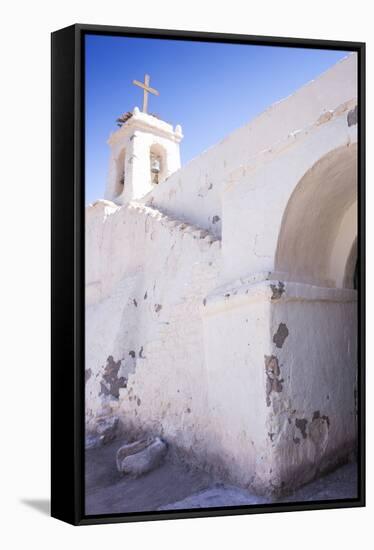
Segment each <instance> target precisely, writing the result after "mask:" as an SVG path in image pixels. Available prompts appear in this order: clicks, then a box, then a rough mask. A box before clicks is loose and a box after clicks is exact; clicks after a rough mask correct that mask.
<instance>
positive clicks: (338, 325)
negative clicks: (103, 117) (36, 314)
mask: <svg viewBox="0 0 374 550" xmlns="http://www.w3.org/2000/svg"><path fill="white" fill-rule="evenodd" d="M356 95H357V90H356V58H355V55H352V56H350V57H349V58H348V59H346V60H345V61H343V62H341V63H338V64H337V65H336V66H335V67H333V68H332V69H331V70H330V71H328V72H327V73H325V74H324V75H322V76H321V77H320V78H319V79H317V80H316V81H314V82H312V83H310V84H308V85H307V86H305V87H303V88H302V89H301V90H299V91H298V92H296V93H295V94H294V95H292V96H290V97H289V98H286V99H285V100H284V101H282V102H279V103H277V104H276V105H274V106H272V107H271V108H270V109H268V110H267V111H266V112H265V113H263V114H262V115H261V116H260V117H258V118H257V119H255V120H254V121H253V122H251V123H250V124H248V125H246V126H244V127H243V128H241V129H239V130H237V131H236V132H234V133H233V134H231V135H230V136H228V137H227V138H226V139H225V140H223V141H222V142H221V143H219V144H218V145H216V146H215V147H212V148H211V149H209V150H208V151H206V152H205V153H203V154H202V155H201V156H199V157H198V158H197V159H194V160H193V161H191V162H190V163H189V164H188V165H187V166H185V167H183V168H182V169H181V170H178V171H177V172H175V173H174V174H172V175H171V176H170V177H169V178H168V179H167V180H166V181H165V182H163V183H162V184H161V185H159V186H157V187H155V188H153V190H152V191H151V192H149V193H148V194H147V195H145V196H144V197H143V198H142V199H141V203H142V204H140V203H130V204H129V205H124V206H121V207H120V206H116V205H115V204H113V203H111V202H109V201H99V202H97V203H96V204H94V205H91V206H90V207H88V208H87V218H86V227H87V232H86V243H87V244H86V266H87V274H86V282H87V312H86V358H87V359H86V371H87V384H86V388H87V400H86V408H87V418H88V420H89V422H88V423H90V422H91V421H93V420H94V415H95V414H97V413H98V412H99V411H100V408H101V407H102V405H103V403H104V404H106V405H109V406H110V407H111V411H112V413H113V414H114V413H115V414H119V416H120V418H121V420H122V423H123V425H124V426H125V427H126V428H127V429H134V430H140V431H141V430H143V431H144V430H145V431H148V430H149V431H152V432H157V433H159V434H161V435H163V436H164V437H166V439H168V440H169V441H170V442H172V443H174V444H175V446H179V447H181V448H183V449H184V451H185V452H187V453H188V454H189V456H190V457H191V459H192V458H193V459H195V458H196V459H197V460H198V461H199V462H200V464H204V465H208V464H209V465H210V466H211V467H213V468H214V469H216V471H218V472H220V473H224V474H225V475H226V476H228V477H229V478H230V479H232V480H233V481H235V482H236V483H239V484H242V485H245V486H248V485H250V486H251V487H253V488H255V489H256V490H258V491H260V492H267V491H279V490H282V489H284V488H286V487H292V486H295V485H297V484H300V483H302V482H304V481H306V480H308V479H310V478H311V477H313V476H314V475H315V474H316V473H318V471H319V470H320V469H321V470H322V469H323V468H325V467H327V466H328V465H329V463H330V462H331V460H344V459H345V458H346V456H347V454H348V453H349V452H350V451H351V450H352V448H353V446H354V440H355V421H354V414H355V412H354V411H355V403H354V390H355V372H356V371H355V369H356V359H355V358H356V318H355V307H356V306H355V300H356V292H355V291H354V290H348V289H337V288H333V287H335V286H337V287H341V286H344V280H345V275H344V276H343V270H344V269H343V268H344V266H345V265H346V264H347V261H348V259H347V258H346V256H347V255H349V251H350V249H351V248H352V246H353V245H352V242H354V237H355V231H356V229H357V228H356V227H355V225H356V223H357V220H356V218H355V216H354V203H355V200H356V197H355V190H356V187H355V185H356V183H355V180H354V178H353V176H352V174H353V173H354V160H355V159H356V141H357V124H356V120H355V105H356V101H357V100H356ZM337 152H338V154H336V153H337ZM329 155H332V156H333V160H334V162H332V161H331V162H327V165H328V167H329V169H328V170H327V171H325V172H324V171H323V170H320V171H319V172H318V170H319V168H318V170H317V169H316V168H315V167H316V166H317V167H320V166H321V164H320V163H322V164H323V163H325V159H326V158H327V159H329V160H331V158H332V157H330V156H329ZM339 155H341V156H339ZM323 166H325V164H323ZM331 170H332V171H331ZM317 172H318V174H319V178H314V179H313V177H311V178H309V176H310V174H312V176H313V175H315V174H316V173H317ZM324 176H326V179H325V181H326V185H327V184H328V183H329V182H333V189H334V190H337V191H339V192H340V194H341V196H342V197H343V200H342V201H340V202H339V205H340V206H339V208H337V209H335V210H334V209H333V208H332V209H330V210H329V211H328V212H327V214H330V215H331V216H330V217H331V219H334V220H335V221H336V223H334V224H333V225H328V224H327V225H324V230H323V231H322V232H320V233H318V231H317V230H316V229H317V226H318V222H319V218H318V215H316V216H314V217H313V216H312V217H311V218H310V220H311V222H310V223H311V224H312V223H314V224H317V225H315V226H314V229H315V230H316V235H317V236H319V238H318V239H317V238H316V239H315V243H314V244H315V245H316V246H317V249H316V250H314V251H313V254H314V256H313V258H317V259H318V257H319V256H318V247H320V252H321V254H320V256H321V257H322V256H323V258H324V262H321V264H320V265H319V264H318V268H316V264H315V262H314V261H310V259H309V260H308V261H305V262H301V264H300V265H298V269H297V270H294V269H293V268H292V265H293V262H292V261H290V257H288V256H287V254H289V251H290V250H291V251H292V250H295V251H297V246H298V245H297V243H298V242H301V241H300V239H298V236H300V235H302V236H303V239H306V238H307V236H308V234H309V233H311V231H313V227H311V231H304V232H303V231H302V225H303V221H304V220H303V219H301V220H299V219H298V218H297V216H296V217H295V216H294V215H293V213H292V212H293V210H292V208H291V206H292V204H293V198H294V197H295V196H296V195H295V193H296V190H298V189H299V190H300V189H303V187H302V185H301V184H300V182H304V180H305V178H307V181H308V182H309V183H308V189H312V191H313V185H316V193H314V195H316V197H317V198H316V204H318V196H320V199H321V201H320V203H321V202H324V200H322V199H325V198H326V199H329V200H328V204H329V207H330V206H331V205H333V204H334V200H333V199H334V196H335V195H334V193H333V194H332V195H331V197H329V195H328V194H327V195H326V196H325V195H323V193H322V190H323V187H324V186H323V183H324V180H323V177H324ZM308 178H309V179H308ZM339 181H341V182H343V183H342V185H341V186H340V187H339ZM309 184H310V185H311V187H310V186H309ZM317 184H318V185H317ZM318 186H320V187H318ZM319 193H321V194H320V195H319ZM311 196H313V192H312V193H311ZM301 197H303V193H301ZM304 198H305V197H304ZM298 200H299V198H297V201H298ZM339 200H340V199H339ZM298 204H299V205H300V207H303V208H307V207H308V204H309V202H308V200H304V201H303V200H301V201H300V202H296V211H297V210H298V207H297V205H298ZM324 215H326V212H324ZM305 219H306V218H305ZM295 220H296V221H295ZM183 222H184V223H183ZM324 236H326V237H328V239H329V240H328V242H327V241H326V240H325V239H324V238H323V237H324ZM221 238H222V246H221ZM288 239H289V241H288ZM347 239H348V240H349V241H350V242H349V244H348V245H346V240H347ZM343 241H344V242H343ZM288 242H290V243H293V244H292V246H291V245H290V246H289V247H288V246H287V243H288ZM303 242H307V241H306V240H305V241H303ZM314 244H313V246H314ZM293 246H295V247H296V248H295V249H294V248H293ZM308 246H309V245H308ZM304 248H305V249H306V250H309V249H308V247H307V246H306V247H304ZM310 250H311V249H310ZM296 257H300V256H299V255H298V254H296ZM291 260H292V258H291ZM351 260H352V259H351ZM351 260H350V263H351V264H352V261H351ZM352 265H353V264H352ZM351 279H352V277H351ZM326 287H329V288H326ZM283 325H284V326H283ZM279 330H280V332H279ZM286 332H287V335H286V336H285V333H286ZM282 339H283V343H282V345H281V346H280V347H279V346H278V345H277V342H281V341H282ZM278 348H279V349H278ZM111 369H112V370H111ZM110 373H112V374H110ZM113 373H114V374H113ZM337 377H338V379H337ZM121 385H122V387H120V386H121ZM125 385H126V387H124V386H125ZM103 386H104V388H103ZM322 387H323V391H322ZM108 388H109V389H108ZM113 388H114V389H113ZM112 390H113V392H114V393H116V392H118V394H119V399H116V395H113V393H111V391H112ZM325 394H326V395H325ZM327 395H328V396H329V398H327ZM344 426H346V429H344Z"/></svg>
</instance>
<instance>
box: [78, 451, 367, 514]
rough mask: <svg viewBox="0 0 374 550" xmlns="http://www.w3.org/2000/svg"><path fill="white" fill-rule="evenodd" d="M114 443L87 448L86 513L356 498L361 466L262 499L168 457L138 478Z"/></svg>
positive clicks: (339, 470) (336, 472)
mask: <svg viewBox="0 0 374 550" xmlns="http://www.w3.org/2000/svg"><path fill="white" fill-rule="evenodd" d="M121 445H122V442H121V441H115V442H113V443H111V444H109V445H105V446H104V447H100V448H97V449H90V450H87V451H86V514H87V515H92V514H114V513H123V514H125V513H129V512H145V511H155V510H181V509H188V508H210V507H217V506H243V505H255V504H266V503H274V502H305V501H314V500H334V499H346V498H355V497H356V496H357V494H356V491H357V466H356V464H354V463H350V464H347V465H345V466H342V467H341V468H339V469H338V470H336V471H335V472H332V473H330V474H328V475H326V476H324V477H323V478H320V479H318V480H316V481H313V482H312V483H309V484H307V485H305V486H304V487H301V488H300V489H298V490H297V491H295V492H294V493H293V494H292V495H289V496H287V497H284V498H282V499H279V500H277V501H274V500H271V499H269V498H265V497H259V496H256V495H254V494H251V493H250V492H248V491H246V490H244V489H240V488H238V487H234V486H231V485H225V484H217V483H216V482H214V480H213V479H212V478H211V477H210V476H209V474H206V473H205V472H201V471H196V470H191V469H190V468H188V467H187V466H186V465H184V464H183V463H182V462H180V461H177V460H176V459H175V458H173V459H170V458H167V459H166V460H165V462H164V463H163V464H162V465H161V466H160V467H159V468H157V469H156V470H153V471H152V472H149V473H148V474H146V475H143V476H141V477H139V478H137V479H133V478H129V477H127V476H125V477H121V476H120V474H119V473H118V472H117V469H116V465H115V454H116V451H117V449H118V448H119V447H120V446H121Z"/></svg>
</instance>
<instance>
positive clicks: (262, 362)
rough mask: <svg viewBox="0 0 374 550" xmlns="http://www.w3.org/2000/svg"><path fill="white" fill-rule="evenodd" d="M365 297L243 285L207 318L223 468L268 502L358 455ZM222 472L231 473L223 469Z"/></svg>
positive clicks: (228, 290)
mask: <svg viewBox="0 0 374 550" xmlns="http://www.w3.org/2000/svg"><path fill="white" fill-rule="evenodd" d="M356 327H357V293H356V291H354V290H348V289H330V288H319V287H315V286H312V285H306V284H301V283H289V282H286V283H284V282H282V281H272V280H264V281H257V282H253V281H251V280H247V281H245V282H244V281H243V282H242V284H240V285H239V286H237V287H225V288H223V289H221V290H220V291H219V292H215V293H213V294H211V295H210V296H209V298H208V301H207V306H206V312H205V314H204V335H205V346H206V362H207V365H206V370H207V373H208V378H207V381H208V387H209V406H210V416H211V418H212V429H213V432H212V434H211V436H210V439H209V444H210V448H211V449H212V450H213V451H214V453H213V452H212V455H213V460H211V463H212V464H214V458H215V455H216V456H220V457H221V460H222V462H223V463H224V464H225V465H226V468H225V470H224V471H225V473H226V474H227V475H228V477H229V478H230V479H231V480H232V481H233V482H235V483H238V484H240V485H244V486H246V485H250V486H251V487H252V488H254V489H255V490H257V491H258V492H260V493H263V492H281V491H284V490H286V489H292V488H294V487H297V486H299V485H301V484H303V483H305V482H307V481H309V480H311V479H312V478H314V477H315V476H316V475H317V474H318V473H321V472H323V471H325V470H327V469H329V468H331V467H333V466H335V465H337V464H339V463H340V462H344V461H345V460H347V459H349V457H350V454H351V453H352V452H354V451H355V442H356V436H357V432H356V429H357V426H356V391H357V380H356V375H357V336H356ZM221 469H222V466H221Z"/></svg>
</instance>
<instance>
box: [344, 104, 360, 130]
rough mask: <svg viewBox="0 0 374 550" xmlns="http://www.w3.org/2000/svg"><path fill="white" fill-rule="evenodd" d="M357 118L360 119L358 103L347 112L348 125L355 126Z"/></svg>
mask: <svg viewBox="0 0 374 550" xmlns="http://www.w3.org/2000/svg"><path fill="white" fill-rule="evenodd" d="M357 119H358V110H357V105H356V107H355V108H354V109H351V110H350V111H349V112H348V114H347V123H348V126H354V125H355V124H357Z"/></svg>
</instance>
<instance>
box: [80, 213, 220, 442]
mask: <svg viewBox="0 0 374 550" xmlns="http://www.w3.org/2000/svg"><path fill="white" fill-rule="evenodd" d="M91 209H92V211H91V212H89V213H88V216H87V219H88V220H90V221H89V223H88V225H89V229H88V239H90V235H91V230H92V231H93V232H94V234H95V235H98V236H99V242H98V247H95V246H91V245H90V246H89V247H87V265H88V266H90V268H89V272H88V275H87V282H88V288H90V287H93V288H94V287H95V288H96V289H97V293H96V295H94V293H92V294H91V295H90V296H88V304H89V305H88V306H87V312H86V320H87V321H86V371H87V372H88V374H87V377H88V380H87V384H86V407H87V417H88V418H90V419H91V421H93V420H94V415H95V414H96V413H97V412H100V409H101V407H102V405H103V403H106V404H108V405H109V406H111V407H112V409H113V411H116V413H119V414H120V415H121V419H122V421H123V424H124V425H125V426H126V427H127V428H131V429H138V430H139V429H141V430H143V431H144V430H145V431H147V430H150V431H152V432H153V433H155V432H156V433H158V434H160V435H164V436H165V437H166V438H167V439H168V440H169V441H171V442H172V441H176V442H177V443H178V445H179V446H182V447H184V448H185V449H186V450H193V451H194V452H195V451H197V450H198V449H197V447H199V446H200V450H201V446H202V445H203V444H204V441H205V440H206V438H205V435H206V432H207V430H208V427H207V424H208V419H209V411H208V408H207V384H206V372H205V361H204V345H203V334H202V332H203V331H202V321H201V315H200V308H201V307H203V305H202V304H203V300H204V298H205V296H206V295H207V293H208V292H209V291H210V290H211V289H212V288H213V287H214V286H215V284H216V279H217V275H218V272H219V269H220V241H219V240H216V239H215V238H214V237H212V236H211V235H209V234H208V233H207V232H206V231H204V230H200V229H198V228H196V227H193V226H191V225H188V224H182V223H181V222H178V221H176V220H172V219H170V218H168V217H166V216H163V215H162V214H161V213H159V212H155V211H153V210H152V209H149V208H146V207H144V206H134V205H130V206H129V207H125V206H124V207H110V206H108V205H105V203H98V204H96V205H95V206H93V207H91ZM108 209H109V211H110V214H109V215H108V214H107V215H106V217H105V220H104V216H103V212H105V211H107V212H108ZM95 211H96V213H95ZM98 224H103V225H102V228H101V231H97V226H98ZM91 244H92V243H91ZM140 257H141V258H142V263H140ZM91 279H94V280H95V281H96V282H95V283H90V281H91ZM125 386H126V387H125ZM118 397H120V398H119V400H117V398H118Z"/></svg>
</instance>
